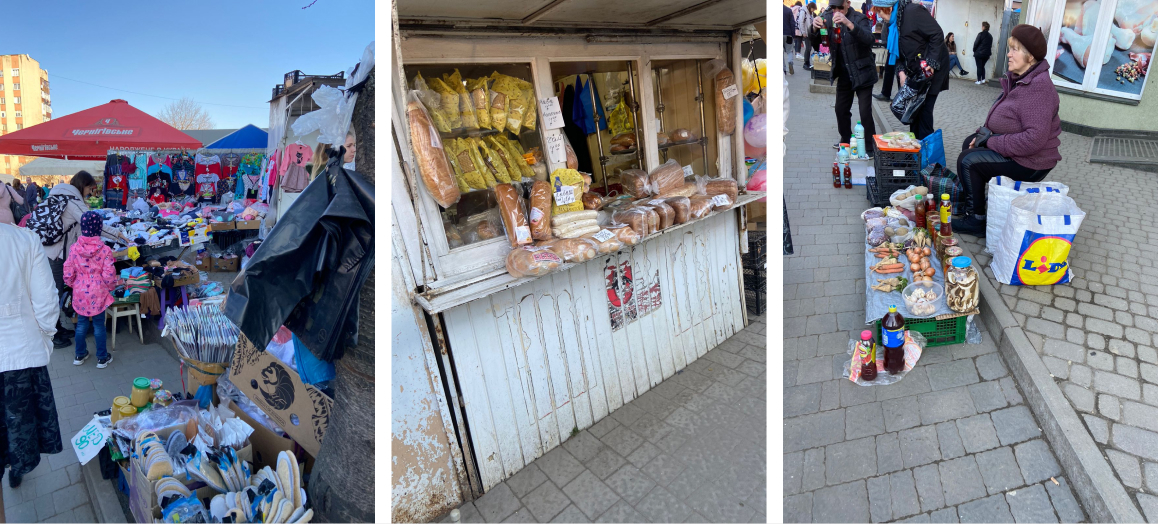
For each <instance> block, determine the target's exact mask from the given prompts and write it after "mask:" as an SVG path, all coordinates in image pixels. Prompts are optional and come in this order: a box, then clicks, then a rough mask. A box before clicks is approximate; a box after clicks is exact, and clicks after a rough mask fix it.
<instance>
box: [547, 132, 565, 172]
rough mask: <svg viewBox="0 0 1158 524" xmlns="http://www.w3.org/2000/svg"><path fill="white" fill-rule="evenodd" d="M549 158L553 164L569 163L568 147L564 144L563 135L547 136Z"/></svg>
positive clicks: (553, 134)
mask: <svg viewBox="0 0 1158 524" xmlns="http://www.w3.org/2000/svg"><path fill="white" fill-rule="evenodd" d="M547 157H548V159H549V160H550V161H551V163H553V164H563V163H566V162H567V145H566V144H565V143H564V142H563V134H562V133H552V134H548V135H547Z"/></svg>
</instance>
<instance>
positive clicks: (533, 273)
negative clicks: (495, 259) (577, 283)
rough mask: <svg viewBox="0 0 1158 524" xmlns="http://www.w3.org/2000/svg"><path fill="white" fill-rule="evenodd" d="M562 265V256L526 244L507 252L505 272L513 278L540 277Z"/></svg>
mask: <svg viewBox="0 0 1158 524" xmlns="http://www.w3.org/2000/svg"><path fill="white" fill-rule="evenodd" d="M562 265H563V259H562V257H560V256H559V255H556V254H555V253H553V252H551V250H549V249H543V248H538V247H531V246H527V247H521V248H518V249H514V250H512V251H511V252H510V253H508V254H507V273H510V274H511V276H512V277H515V278H523V277H541V276H543V275H546V274H548V273H550V272H552V271H556V270H558V269H559V267H560V266H562Z"/></svg>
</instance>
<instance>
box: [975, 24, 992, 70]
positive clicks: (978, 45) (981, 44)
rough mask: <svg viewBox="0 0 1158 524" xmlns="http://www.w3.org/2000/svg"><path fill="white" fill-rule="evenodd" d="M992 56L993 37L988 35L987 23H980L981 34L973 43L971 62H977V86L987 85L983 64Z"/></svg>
mask: <svg viewBox="0 0 1158 524" xmlns="http://www.w3.org/2000/svg"><path fill="white" fill-rule="evenodd" d="M991 56H993V35H991V34H989V22H981V32H980V33H978V34H977V39H976V40H974V41H973V60H974V61H975V62H977V81H976V82H974V83H975V84H977V85H981V84H984V83H988V82H989V80H988V79H986V78H985V62H988V61H989V57H991Z"/></svg>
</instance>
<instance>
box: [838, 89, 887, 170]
mask: <svg viewBox="0 0 1158 524" xmlns="http://www.w3.org/2000/svg"><path fill="white" fill-rule="evenodd" d="M854 96H855V97H856V98H857V102H858V103H859V104H860V125H861V126H863V127H864V136H865V137H866V138H868V139H867V140H865V143H866V147H867V149H868V151H869V153H872V151H873V141H872V138H871V137H872V136H873V135H875V134H877V126H876V122H874V121H873V106H872V103H873V86H871V85H868V86H864V87H862V88H860V89H857V90H856V91H853V89H852V82H850V81H849V79H848V76H847V75H841V76H838V77H837V78H836V128H837V130H839V131H840V141H841V142H843V143H848V142H849V141H850V140H852V99H853V97H854Z"/></svg>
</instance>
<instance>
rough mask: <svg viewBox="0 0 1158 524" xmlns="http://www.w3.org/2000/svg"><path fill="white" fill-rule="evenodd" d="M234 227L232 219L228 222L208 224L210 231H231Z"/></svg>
mask: <svg viewBox="0 0 1158 524" xmlns="http://www.w3.org/2000/svg"><path fill="white" fill-rule="evenodd" d="M234 229H236V226H235V225H234V222H233V221H232V220H230V221H229V222H212V223H210V224H209V230H210V231H233V230H234Z"/></svg>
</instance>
